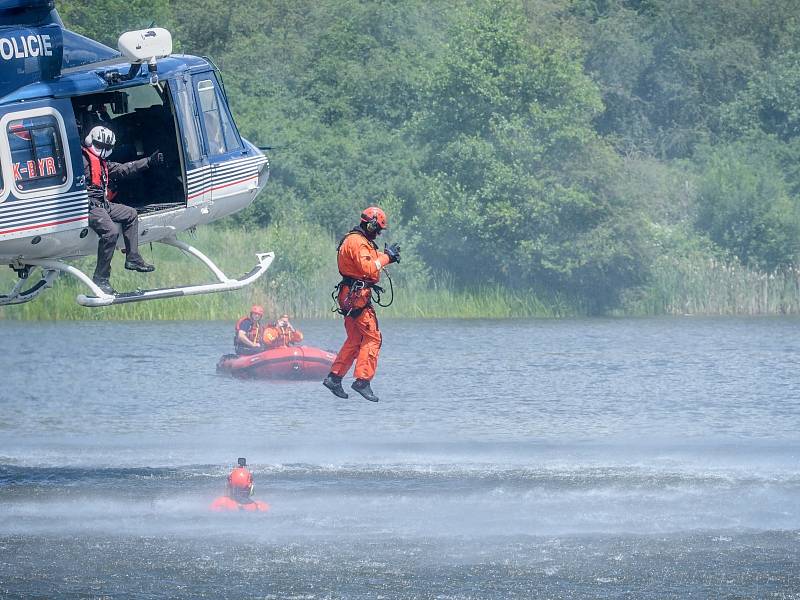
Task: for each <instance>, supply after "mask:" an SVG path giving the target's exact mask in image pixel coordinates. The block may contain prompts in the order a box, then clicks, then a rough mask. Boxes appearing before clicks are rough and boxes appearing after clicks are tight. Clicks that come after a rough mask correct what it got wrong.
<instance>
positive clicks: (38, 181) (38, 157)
mask: <svg viewBox="0 0 800 600" xmlns="http://www.w3.org/2000/svg"><path fill="white" fill-rule="evenodd" d="M6 133H7V135H8V141H9V146H10V147H11V161H12V166H13V172H14V184H15V185H16V186H17V189H18V190H19V191H22V192H25V191H29V190H36V189H40V188H47V187H53V186H60V185H63V184H64V183H66V181H67V168H66V164H65V161H64V145H63V142H62V140H61V134H60V133H59V127H58V123H57V121H56V119H55V117H53V116H51V115H42V116H38V117H32V118H28V119H17V120H15V121H11V122H9V124H8V127H7V131H6Z"/></svg>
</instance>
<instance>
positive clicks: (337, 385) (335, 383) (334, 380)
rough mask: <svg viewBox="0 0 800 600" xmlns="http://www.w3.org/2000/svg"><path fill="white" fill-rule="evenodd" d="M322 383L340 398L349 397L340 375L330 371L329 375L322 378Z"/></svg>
mask: <svg viewBox="0 0 800 600" xmlns="http://www.w3.org/2000/svg"><path fill="white" fill-rule="evenodd" d="M322 385H324V386H325V387H326V388H328V389H329V390H330V391H332V392H333V395H334V396H339V398H348V397H349V396H348V395H347V392H345V391H344V388H343V387H342V378H341V377H339V376H338V375H334V374H333V373H328V376H327V377H326V378H325V379H323V380H322Z"/></svg>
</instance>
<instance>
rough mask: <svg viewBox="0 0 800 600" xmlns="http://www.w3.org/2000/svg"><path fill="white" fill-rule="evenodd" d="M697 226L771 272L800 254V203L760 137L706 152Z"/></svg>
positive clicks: (772, 151) (771, 146)
mask: <svg viewBox="0 0 800 600" xmlns="http://www.w3.org/2000/svg"><path fill="white" fill-rule="evenodd" d="M698 192H699V207H698V215H697V227H698V228H699V229H700V230H702V231H704V232H706V233H707V234H708V236H709V237H710V238H711V240H713V241H714V242H715V243H716V244H718V245H719V246H721V247H722V248H725V249H726V250H728V251H729V252H731V253H732V254H733V255H734V256H736V257H737V258H738V259H739V260H740V261H742V263H744V264H746V265H750V266H753V267H756V268H760V269H764V270H767V271H771V270H773V269H776V268H778V267H783V266H787V265H796V264H797V261H798V257H800V203H799V202H798V199H797V197H792V196H791V195H790V193H789V191H788V189H787V184H786V182H785V178H784V176H783V173H782V172H781V167H780V162H779V158H778V156H777V154H776V152H775V144H774V143H772V144H770V143H769V142H768V141H767V140H764V139H763V138H761V139H757V140H753V141H749V142H734V143H731V144H727V145H723V146H718V147H715V148H713V149H710V150H709V151H708V156H706V157H704V165H703V170H702V173H701V175H700V178H699V189H698Z"/></svg>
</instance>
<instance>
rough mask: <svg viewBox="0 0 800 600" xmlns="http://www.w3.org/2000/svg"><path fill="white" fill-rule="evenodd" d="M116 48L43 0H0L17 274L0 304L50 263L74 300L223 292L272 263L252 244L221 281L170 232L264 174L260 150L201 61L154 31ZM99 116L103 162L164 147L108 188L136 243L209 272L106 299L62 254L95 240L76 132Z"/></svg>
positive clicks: (207, 216)
mask: <svg viewBox="0 0 800 600" xmlns="http://www.w3.org/2000/svg"><path fill="white" fill-rule="evenodd" d="M118 47H119V51H115V50H113V49H111V48H109V47H107V46H104V45H103V44H100V43H98V42H96V41H93V40H90V39H88V38H86V37H83V36H81V35H78V34H76V33H74V32H71V31H69V30H67V29H65V28H64V26H63V23H62V22H61V19H60V18H59V16H58V13H57V11H56V9H55V6H54V0H0V164H2V169H0V264H8V265H9V266H10V267H11V269H13V270H14V271H15V272H16V273H17V275H18V277H19V281H18V282H17V284H16V285H15V286H14V288H13V289H12V290H11V291H10V292H9V293H8V294H5V295H0V305H4V304H20V303H23V302H28V301H30V300H32V299H34V298H35V297H36V296H38V295H39V294H40V293H41V292H42V291H44V290H45V289H47V288H49V287H51V286H52V284H53V281H54V280H55V279H56V278H57V277H58V275H59V274H61V273H67V274H69V275H71V276H73V277H76V278H77V279H78V280H80V281H81V282H82V283H84V284H85V285H86V286H87V288H88V289H89V293H87V294H86V295H84V294H81V295H79V296H78V297H77V302H78V303H79V304H81V305H83V306H107V305H110V304H119V303H125V302H138V301H143V300H151V299H156V298H171V297H178V296H189V295H195V294H207V293H211V292H220V291H227V290H235V289H238V288H241V287H244V286H246V285H249V284H250V283H252V282H254V281H256V280H257V279H258V278H259V277H261V276H262V275H263V274H264V272H265V271H266V270H267V269H268V268H269V266H270V264H271V263H272V261H273V259H274V254H273V253H271V252H267V253H257V254H256V257H257V261H258V262H257V264H256V266H255V267H254V268H253V269H252V270H251V271H250V272H249V273H248V274H247V275H244V276H243V277H241V278H240V279H232V278H229V277H228V276H226V275H225V274H224V273H223V272H222V271H221V270H220V269H219V268H218V267H217V266H216V265H215V264H214V262H213V261H212V260H211V259H209V258H208V257H207V256H205V255H204V254H203V253H202V252H200V251H199V250H197V249H196V248H194V247H192V246H190V245H188V244H186V243H185V242H183V241H180V240H178V239H177V237H176V235H177V234H178V233H179V232H182V231H186V230H192V229H193V228H194V227H196V226H197V225H202V224H206V223H210V222H212V221H215V220H217V219H220V218H222V217H224V216H226V215H230V214H232V213H235V212H237V211H239V210H242V209H243V208H245V207H247V206H249V205H250V204H251V203H252V202H253V200H254V199H255V197H256V196H257V195H258V193H259V191H261V189H262V188H263V186H264V185H265V184H266V182H267V178H268V177H269V162H268V160H267V157H266V156H264V154H262V152H261V151H260V150H259V149H258V148H256V147H255V146H254V145H253V144H251V143H250V142H248V141H247V140H246V139H244V138H242V137H241V136H240V135H239V132H238V130H237V128H236V124H235V123H234V121H233V119H232V117H231V114H230V111H229V108H228V102H227V99H226V96H225V91H224V89H223V87H222V85H221V80H220V77H219V74H218V72H217V70H216V68H215V66H214V65H213V63H211V62H210V61H208V60H206V59H203V58H197V57H194V56H186V55H172V37H171V35H170V33H169V32H168V31H166V30H165V29H160V28H151V29H146V30H141V31H130V32H126V33H124V34H122V36H120V38H119V44H118ZM98 124H103V125H106V126H107V127H110V128H111V129H112V130H113V131H114V132H115V134H116V137H117V145H116V146H115V148H114V152H113V154H112V155H111V159H112V160H114V161H116V162H127V161H129V160H135V159H137V158H142V157H145V156H149V155H150V154H151V153H152V152H154V151H155V150H157V149H158V150H160V151H161V152H162V153H163V154H164V156H165V159H166V166H165V167H164V168H162V169H158V170H157V173H155V175H153V174H152V173H153V172H152V171H151V175H149V176H148V177H147V180H146V181H145V180H144V179H142V180H136V181H132V182H130V185H128V183H129V182H126V185H125V188H124V189H121V190H119V195H118V196H117V197H116V198H115V201H119V202H124V203H126V204H130V205H131V206H134V207H135V208H136V209H137V210H138V211H139V221H140V222H139V234H140V240H139V242H140V244H144V243H150V242H160V243H162V244H168V245H170V246H175V247H177V248H180V249H181V250H183V251H185V252H186V253H188V254H190V255H192V256H194V257H196V258H197V259H199V260H200V261H202V262H203V263H204V264H205V265H206V266H207V267H208V269H209V270H210V271H211V272H212V273H213V274H214V276H215V278H216V279H217V281H215V282H214V283H207V284H196V285H187V286H181V287H176V288H165V289H154V290H145V291H136V292H130V293H121V294H117V295H109V294H106V293H104V292H103V291H102V290H100V289H99V288H98V287H97V286H96V285H95V284H94V282H93V281H92V279H91V277H89V276H88V275H86V274H85V273H84V272H82V271H81V270H79V269H77V268H76V267H74V266H72V265H70V264H68V263H67V262H65V261H67V260H69V259H71V258H76V257H80V256H85V255H94V254H95V253H96V250H97V236H96V235H95V233H94V232H93V231H92V230H91V229H89V226H88V199H87V194H86V180H85V177H84V173H83V163H82V156H81V140H82V139H83V138H84V137H85V135H86V134H87V133H88V131H89V130H90V129H91V128H92V127H93V126H95V125H98ZM120 240H121V237H120ZM37 269H38V270H39V275H40V277H39V278H38V280H36V279H35V278H32V277H31V274H32V273H34V272H35V271H36V270H37Z"/></svg>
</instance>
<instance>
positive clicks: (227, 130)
mask: <svg viewBox="0 0 800 600" xmlns="http://www.w3.org/2000/svg"><path fill="white" fill-rule="evenodd" d="M197 95H198V97H199V98H200V109H201V111H202V114H203V125H204V126H205V129H206V138H207V141H208V153H209V154H210V155H211V156H217V155H219V154H225V153H227V152H232V151H233V150H236V149H238V148H240V147H241V143H240V142H239V138H238V137H237V135H236V131H235V130H234V128H233V123H232V122H231V120H230V117H229V116H228V113H227V111H225V110H224V109H223V108H222V107H221V106H220V101H219V90H218V89H217V86H216V85H214V82H213V81H212V80H211V79H202V80H200V81H199V82H197Z"/></svg>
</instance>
